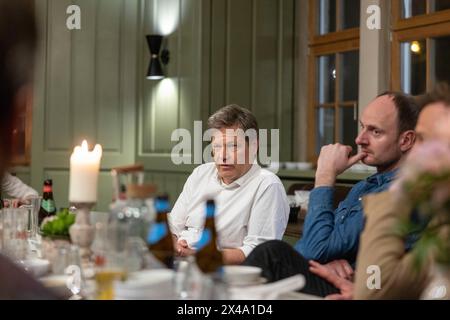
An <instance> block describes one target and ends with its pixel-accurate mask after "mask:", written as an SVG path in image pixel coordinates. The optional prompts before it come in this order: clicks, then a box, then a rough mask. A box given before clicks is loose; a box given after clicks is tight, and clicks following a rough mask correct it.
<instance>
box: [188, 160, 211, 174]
mask: <svg viewBox="0 0 450 320" xmlns="http://www.w3.org/2000/svg"><path fill="white" fill-rule="evenodd" d="M216 172H217V169H216V165H215V163H214V162H208V163H204V164H201V165H199V166H198V167H196V168H195V169H194V170H193V171H192V173H191V176H192V177H204V176H205V175H208V174H215V173H216Z"/></svg>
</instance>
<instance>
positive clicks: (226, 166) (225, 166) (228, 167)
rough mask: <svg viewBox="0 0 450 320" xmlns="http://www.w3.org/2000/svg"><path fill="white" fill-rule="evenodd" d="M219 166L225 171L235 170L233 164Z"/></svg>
mask: <svg viewBox="0 0 450 320" xmlns="http://www.w3.org/2000/svg"><path fill="white" fill-rule="evenodd" d="M219 166H220V168H222V169H225V170H229V169H233V168H234V165H232V164H220V165H219Z"/></svg>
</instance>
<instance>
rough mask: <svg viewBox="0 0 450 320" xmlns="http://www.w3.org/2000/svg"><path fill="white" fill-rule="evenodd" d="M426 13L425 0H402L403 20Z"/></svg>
mask: <svg viewBox="0 0 450 320" xmlns="http://www.w3.org/2000/svg"><path fill="white" fill-rule="evenodd" d="M426 13H427V3H426V1H425V0H403V1H402V17H403V18H404V19H407V18H411V17H414V16H418V15H421V14H426Z"/></svg>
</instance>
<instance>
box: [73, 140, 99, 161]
mask: <svg viewBox="0 0 450 320" xmlns="http://www.w3.org/2000/svg"><path fill="white" fill-rule="evenodd" d="M72 157H73V158H74V159H75V158H77V159H81V158H83V159H85V160H88V161H89V160H90V161H99V159H100V158H101V157H102V146H101V145H99V144H96V145H95V147H94V149H93V150H92V151H89V145H88V143H87V141H86V140H83V142H82V143H81V146H75V148H74V149H73V154H72ZM96 159H97V160H96Z"/></svg>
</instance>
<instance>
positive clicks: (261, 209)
mask: <svg viewBox="0 0 450 320" xmlns="http://www.w3.org/2000/svg"><path fill="white" fill-rule="evenodd" d="M207 199H214V200H215V201H216V219H215V221H216V229H217V232H218V235H219V243H218V246H219V248H220V249H226V248H233V249H235V248H237V249H241V250H242V252H243V253H244V254H245V256H248V255H249V253H250V252H251V251H252V250H253V248H255V247H256V246H257V245H258V244H260V243H262V242H264V241H267V240H273V239H281V238H282V236H283V234H284V231H285V229H286V225H287V222H288V217H289V205H288V200H287V197H286V192H285V190H284V187H283V185H282V183H281V181H280V179H279V178H278V177H277V176H276V175H275V174H273V173H272V172H270V171H268V170H265V169H262V168H261V167H260V166H259V165H258V164H254V165H252V167H251V169H250V170H249V171H248V172H247V173H246V174H245V175H243V176H242V177H240V178H239V179H237V180H236V181H234V182H232V183H231V184H229V185H226V184H224V183H223V182H222V180H221V179H220V178H219V176H218V173H217V169H216V166H215V163H213V162H211V163H206V164H203V165H201V166H199V167H197V168H196V169H195V170H194V171H193V172H192V174H191V175H190V176H189V178H188V179H187V181H186V183H185V185H184V188H183V191H182V193H181V194H180V196H179V197H178V200H177V202H176V203H175V205H174V207H173V209H172V212H171V213H170V214H169V224H170V228H171V231H172V233H174V234H175V235H176V236H177V237H178V238H179V239H185V240H186V241H187V242H188V244H189V246H190V247H192V248H195V244H196V242H197V241H198V240H199V236H200V234H201V231H202V229H203V225H204V221H205V212H206V200H207Z"/></svg>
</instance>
